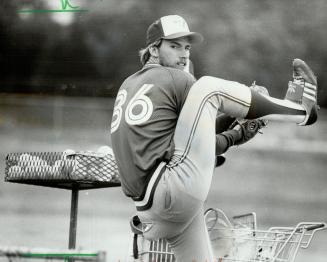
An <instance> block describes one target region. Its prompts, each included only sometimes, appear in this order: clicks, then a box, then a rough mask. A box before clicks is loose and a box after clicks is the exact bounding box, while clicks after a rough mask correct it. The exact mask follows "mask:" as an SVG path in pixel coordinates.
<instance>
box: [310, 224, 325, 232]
mask: <svg viewBox="0 0 327 262" xmlns="http://www.w3.org/2000/svg"><path fill="white" fill-rule="evenodd" d="M326 226H327V225H326V223H321V224H317V225H312V226H308V227H306V228H305V229H306V230H307V231H311V230H317V229H324V228H326Z"/></svg>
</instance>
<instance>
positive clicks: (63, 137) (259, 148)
mask: <svg viewBox="0 0 327 262" xmlns="http://www.w3.org/2000/svg"><path fill="white" fill-rule="evenodd" d="M112 104H113V101H112V100H110V99H107V98H63V97H46V96H25V95H5V94H2V95H1V97H0V145H1V150H0V156H1V159H2V161H1V162H0V167H1V171H2V172H1V173H2V177H1V179H0V246H1V245H14V246H28V247H52V248H66V247H67V246H68V228H69V212H70V191H68V190H61V189H53V188H45V187H37V186H29V185H21V184H13V183H5V182H4V168H5V156H6V154H8V153H9V152H24V151H27V152H31V151H63V150H65V149H67V148H72V149H75V150H96V149H97V148H98V147H99V146H102V145H110V137H109V123H110V117H111V114H112V112H111V108H112ZM320 115H321V117H320V121H319V123H318V124H316V125H315V126H313V127H302V128H298V127H296V126H295V125H294V124H285V123H270V124H269V127H268V128H266V129H264V134H263V135H258V136H257V137H256V138H255V139H254V140H253V141H251V142H249V143H248V144H246V145H244V146H242V147H238V148H234V149H231V150H230V151H229V152H227V154H226V156H227V161H226V163H225V164H224V166H222V167H221V168H219V169H216V171H215V175H214V179H213V183H212V189H211V192H210V195H209V197H208V201H207V206H208V207H209V206H210V207H211V206H214V207H219V208H221V209H223V210H224V211H225V212H226V213H227V214H228V215H229V216H232V215H236V214H241V213H247V212H250V211H255V212H256V213H257V217H258V223H259V228H263V229H266V228H267V227H270V226H276V225H279V226H291V225H295V224H297V223H298V222H300V221H327V190H326V185H327V171H326V170H327V169H326V167H327V132H326V131H327V114H326V111H324V110H321V113H320ZM133 212H134V206H133V204H132V203H131V201H129V199H127V198H125V197H124V195H123V194H122V192H121V190H120V188H107V189H95V190H87V191H81V192H80V199H79V217H78V229H77V247H82V248H85V249H101V250H105V251H106V252H107V258H108V261H118V260H120V261H124V259H125V256H126V250H127V248H128V244H129V237H130V235H129V234H130V233H129V225H128V222H129V221H128V220H129V218H130V216H131V215H132V214H133ZM326 244H327V231H324V232H322V233H320V234H317V236H316V237H315V238H314V239H313V242H312V246H311V247H310V249H308V250H303V251H301V252H300V254H299V257H298V259H297V260H296V261H298V262H307V261H313V262H325V261H326V257H327V250H326Z"/></svg>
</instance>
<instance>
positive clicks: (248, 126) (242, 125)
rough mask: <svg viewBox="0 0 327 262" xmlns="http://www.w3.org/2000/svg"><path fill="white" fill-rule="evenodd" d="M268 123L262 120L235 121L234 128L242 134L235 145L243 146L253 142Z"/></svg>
mask: <svg viewBox="0 0 327 262" xmlns="http://www.w3.org/2000/svg"><path fill="white" fill-rule="evenodd" d="M266 125H267V122H266V121H265V120H262V119H252V120H241V121H240V120H235V122H234V123H233V125H232V128H233V129H234V130H236V131H238V132H239V133H240V137H241V138H240V139H239V140H237V141H235V144H234V145H241V144H244V143H246V142H248V141H249V140H251V139H252V138H253V137H254V136H255V135H256V134H257V133H258V132H259V131H260V129H261V128H263V127H265V126H266Z"/></svg>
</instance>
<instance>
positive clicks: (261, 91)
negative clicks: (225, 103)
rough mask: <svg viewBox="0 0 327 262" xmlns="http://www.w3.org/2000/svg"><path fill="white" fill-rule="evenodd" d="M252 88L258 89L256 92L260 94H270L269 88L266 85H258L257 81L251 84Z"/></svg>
mask: <svg viewBox="0 0 327 262" xmlns="http://www.w3.org/2000/svg"><path fill="white" fill-rule="evenodd" d="M250 88H251V89H252V90H254V91H256V92H257V93H259V94H263V95H267V96H269V92H268V89H267V88H265V87H264V86H259V85H256V83H255V81H254V82H253V84H252V85H251V86H250Z"/></svg>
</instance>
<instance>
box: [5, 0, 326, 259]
mask: <svg viewBox="0 0 327 262" xmlns="http://www.w3.org/2000/svg"><path fill="white" fill-rule="evenodd" d="M69 3H70V4H71V6H78V7H79V9H81V10H82V9H83V10H87V12H29V13H21V12H19V11H21V10H26V9H29V10H58V9H62V5H61V1H59V0H10V1H1V3H0V61H1V64H2V66H3V69H2V73H1V74H0V145H1V146H0V148H1V149H0V156H1V159H2V161H1V162H0V167H1V170H2V172H1V173H2V178H1V179H0V246H3V245H14V246H17V245H20V246H28V247H33V246H34V247H35V246H37V247H52V248H66V247H67V245H68V227H69V209H70V192H69V191H67V190H59V189H52V188H42V187H37V186H28V185H19V184H12V183H5V182H4V170H5V156H6V155H7V154H8V153H9V152H34V151H36V152H38V151H41V152H42V151H63V150H65V149H67V148H71V149H74V150H97V148H99V147H100V146H102V145H109V146H110V145H111V139H110V134H109V126H110V120H111V115H112V108H113V103H114V97H115V95H116V93H117V90H118V88H119V86H120V84H121V83H122V81H123V80H124V79H125V78H126V77H127V76H129V75H130V74H132V73H134V72H135V71H137V70H138V69H139V68H140V63H139V58H138V55H137V53H138V50H139V49H141V48H143V47H144V45H145V31H146V28H147V27H148V25H149V24H151V23H152V22H153V21H154V20H155V19H157V18H159V17H160V16H164V15H167V14H179V15H181V16H183V17H184V18H185V19H186V20H187V21H188V23H189V26H190V28H191V30H193V31H198V32H201V33H202V34H203V36H204V38H205V41H204V43H203V44H201V45H199V46H194V47H193V48H192V55H191V59H192V61H193V63H194V66H195V75H196V76H197V77H200V76H202V75H211V76H216V77H221V78H225V79H229V80H234V81H239V82H242V83H244V84H247V85H250V84H251V83H252V82H253V81H256V83H257V84H259V85H263V86H266V87H267V88H268V89H269V92H270V94H271V95H272V96H275V97H279V98H283V96H284V94H285V91H286V85H287V82H288V81H289V80H290V79H291V72H292V66H291V64H292V60H293V59H294V58H296V57H298V58H301V59H303V60H305V61H306V62H307V63H308V64H309V65H310V66H311V67H312V69H313V70H314V72H315V73H316V75H317V76H318V84H319V86H320V90H319V99H318V101H319V104H320V106H321V110H320V112H319V117H320V119H319V122H318V123H317V124H316V125H314V126H309V127H301V128H298V127H297V126H295V125H290V124H286V123H274V122H271V123H269V127H268V128H266V129H264V131H263V132H264V134H263V135H258V136H257V137H256V138H255V139H254V140H252V141H251V142H249V143H248V144H246V145H244V146H242V147H238V148H235V149H231V150H230V151H229V152H228V153H227V161H226V163H225V165H224V166H222V167H221V168H218V169H216V171H215V176H214V180H213V186H212V190H211V192H210V195H209V198H208V201H207V206H210V207H212V206H215V207H219V208H221V209H223V210H225V211H226V213H227V214H228V215H230V216H232V215H237V214H240V213H246V212H250V211H256V212H257V216H258V220H259V221H258V223H259V227H261V228H267V227H270V226H276V225H283V226H291V225H295V224H297V223H298V222H300V221H303V220H307V221H310V220H317V221H320V220H322V221H327V190H326V185H327V175H326V167H327V164H326V163H327V162H326V161H327V143H326V141H327V113H326V109H325V107H326V106H327V92H326V89H325V88H324V87H325V86H326V82H327V77H326V74H325V71H326V66H327V45H326V42H327V36H326V33H324V32H326V26H327V16H326V13H327V3H326V1H325V0H312V1H305V0H293V1H279V0H277V1H269V0H247V1H241V0H230V1H219V0H202V1H201V2H199V1H194V0H188V1H186V0H179V1H172V0H167V1H151V0H138V1H135V0H120V1H118V0H93V1H87V0H70V1H69ZM68 9H69V8H68ZM133 212H134V207H133V204H132V203H131V201H129V199H127V198H125V197H124V195H123V194H122V192H121V190H120V188H109V189H96V190H87V191H83V192H81V193H80V206H79V219H78V232H77V246H78V247H82V248H86V249H102V250H106V251H107V257H108V261H118V260H120V261H124V258H125V256H126V250H127V248H128V244H129V226H128V219H129V217H130V216H132V214H133ZM326 244H327V232H323V233H321V234H319V235H317V237H316V238H314V240H313V243H312V247H311V248H310V249H309V250H305V251H301V253H300V255H299V257H298V260H297V261H299V262H304V261H315V262H323V261H326V257H327V251H326V249H325V247H326Z"/></svg>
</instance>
